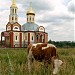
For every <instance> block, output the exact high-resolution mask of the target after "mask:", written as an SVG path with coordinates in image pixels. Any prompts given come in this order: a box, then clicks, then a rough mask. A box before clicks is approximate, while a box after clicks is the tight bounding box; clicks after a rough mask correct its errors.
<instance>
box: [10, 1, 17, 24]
mask: <svg viewBox="0 0 75 75" xmlns="http://www.w3.org/2000/svg"><path fill="white" fill-rule="evenodd" d="M17 10H18V8H17V6H16V0H12V5H11V7H10V15H9V22H10V23H11V24H13V23H15V22H18V15H17Z"/></svg>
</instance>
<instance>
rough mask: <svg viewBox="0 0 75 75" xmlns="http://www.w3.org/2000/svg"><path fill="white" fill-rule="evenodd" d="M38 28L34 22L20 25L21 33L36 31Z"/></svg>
mask: <svg viewBox="0 0 75 75" xmlns="http://www.w3.org/2000/svg"><path fill="white" fill-rule="evenodd" d="M38 28H39V26H38V25H37V24H35V23H34V22H31V23H29V22H27V23H25V24H24V25H22V31H38Z"/></svg>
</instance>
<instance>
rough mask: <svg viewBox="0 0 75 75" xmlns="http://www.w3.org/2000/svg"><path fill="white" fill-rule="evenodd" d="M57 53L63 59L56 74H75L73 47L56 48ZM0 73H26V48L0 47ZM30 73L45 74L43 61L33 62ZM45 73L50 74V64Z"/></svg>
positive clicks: (23, 74) (10, 74)
mask: <svg viewBox="0 0 75 75" xmlns="http://www.w3.org/2000/svg"><path fill="white" fill-rule="evenodd" d="M57 53H58V55H59V57H60V59H62V60H63V61H64V64H63V66H62V67H61V70H60V72H59V74H58V75H75V48H58V49H57ZM0 75H28V68H27V49H24V48H23V49H18V48H17V49H16V48H13V49H0ZM32 75H46V74H45V73H44V65H43V63H40V62H37V61H35V62H34V63H33V65H32ZM47 75H51V65H49V68H48V72H47Z"/></svg>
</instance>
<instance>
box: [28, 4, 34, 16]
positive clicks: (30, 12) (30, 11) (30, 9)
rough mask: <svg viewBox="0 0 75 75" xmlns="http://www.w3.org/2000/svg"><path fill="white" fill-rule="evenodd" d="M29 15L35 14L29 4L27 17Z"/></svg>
mask: <svg viewBox="0 0 75 75" xmlns="http://www.w3.org/2000/svg"><path fill="white" fill-rule="evenodd" d="M29 14H33V15H35V12H34V11H33V9H32V6H31V4H30V8H29V10H28V11H27V15H29Z"/></svg>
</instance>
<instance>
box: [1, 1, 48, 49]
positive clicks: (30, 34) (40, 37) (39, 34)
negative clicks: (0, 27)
mask: <svg viewBox="0 0 75 75" xmlns="http://www.w3.org/2000/svg"><path fill="white" fill-rule="evenodd" d="M17 13H18V7H17V5H16V0H12V4H11V6H10V15H9V22H8V23H7V25H6V30H5V31H3V32H1V42H2V45H3V46H4V47H10V48H14V47H20V48H21V47H27V46H28V45H29V44H30V43H47V42H48V33H47V32H45V28H44V27H43V26H39V25H37V24H36V23H35V12H34V11H33V9H32V6H30V7H29V10H28V11H27V13H26V16H27V22H26V23H25V24H23V25H20V23H18V15H17Z"/></svg>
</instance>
